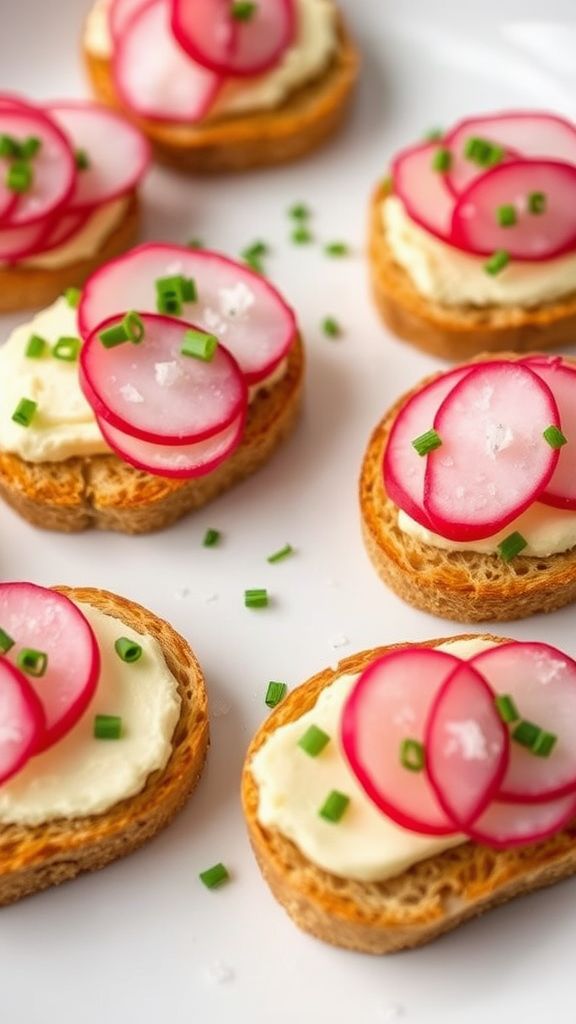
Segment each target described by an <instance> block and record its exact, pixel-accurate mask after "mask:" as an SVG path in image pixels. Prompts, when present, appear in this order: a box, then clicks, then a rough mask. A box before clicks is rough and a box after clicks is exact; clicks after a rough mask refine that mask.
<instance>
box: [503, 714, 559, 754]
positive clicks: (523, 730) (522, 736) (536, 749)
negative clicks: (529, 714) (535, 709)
mask: <svg viewBox="0 0 576 1024" xmlns="http://www.w3.org/2000/svg"><path fill="white" fill-rule="evenodd" d="M512 739H513V740H516V743H519V744H520V746H521V747H526V749H527V750H530V751H531V752H532V753H533V754H536V757H549V756H550V754H551V753H552V750H553V748H554V747H555V746H556V743H557V741H558V737H557V736H555V735H554V733H551V732H546V730H545V729H541V728H540V726H539V725H535V724H534V722H528V721H526V719H522V721H521V722H519V723H518V725H517V726H516V728H515V729H514V731H513V732H512Z"/></svg>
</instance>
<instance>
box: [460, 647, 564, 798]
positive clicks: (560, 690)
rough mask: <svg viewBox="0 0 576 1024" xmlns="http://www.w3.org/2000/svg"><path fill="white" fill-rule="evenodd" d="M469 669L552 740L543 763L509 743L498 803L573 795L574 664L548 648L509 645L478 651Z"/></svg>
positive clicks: (523, 749) (552, 648) (520, 747)
mask: <svg viewBox="0 0 576 1024" xmlns="http://www.w3.org/2000/svg"><path fill="white" fill-rule="evenodd" d="M471 664H472V665H473V667H474V668H475V669H477V670H478V671H479V672H481V673H482V675H483V676H484V678H485V679H486V682H487V683H488V684H489V686H490V687H491V688H492V690H493V691H494V693H496V694H508V695H509V696H510V697H512V700H513V701H514V703H515V705H516V707H517V709H518V713H519V715H520V717H521V718H522V719H526V720H527V721H529V722H533V723H535V724H536V725H538V726H539V727H540V728H541V729H545V730H546V731H547V732H551V733H553V734H554V735H555V736H557V743H556V746H555V747H554V749H553V750H552V753H551V754H550V755H549V756H548V757H537V756H536V755H535V754H533V753H531V751H529V750H526V748H525V747H522V746H520V744H519V743H517V742H516V741H515V740H512V743H511V748H510V764H509V766H508V770H507V772H506V775H505V777H504V781H503V783H502V786H501V788H500V792H499V794H498V799H500V800H512V801H515V802H517V803H523V802H527V803H532V802H539V801H544V800H551V799H555V798H556V797H561V796H566V795H567V794H568V793H573V792H574V791H575V790H576V743H575V742H574V735H575V729H574V723H575V722H576V662H574V661H573V660H572V658H569V657H568V656H567V655H566V654H562V653H561V652H560V651H558V650H556V648H555V647H550V646H549V645H548V644H540V643H509V644H499V645H498V646H497V647H493V648H491V649H490V650H488V651H483V652H482V653H481V654H478V655H477V656H476V657H475V658H473V659H472V662H471ZM511 728H512V730H514V726H513V725H512V726H511Z"/></svg>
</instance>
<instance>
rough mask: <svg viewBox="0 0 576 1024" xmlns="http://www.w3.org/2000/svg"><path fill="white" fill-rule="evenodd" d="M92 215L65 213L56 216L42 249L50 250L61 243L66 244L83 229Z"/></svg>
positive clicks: (43, 250)
mask: <svg viewBox="0 0 576 1024" xmlns="http://www.w3.org/2000/svg"><path fill="white" fill-rule="evenodd" d="M90 217H91V214H90V213H63V214H62V216H61V217H56V218H55V219H54V220H53V221H52V224H51V226H50V228H49V230H48V232H47V233H46V235H45V236H44V237H43V239H42V246H41V251H42V252H49V251H50V250H51V249H56V248H57V247H58V246H60V245H65V243H66V242H69V241H70V239H71V238H73V237H74V235H77V234H78V233H79V232H80V231H82V229H83V228H84V227H85V226H86V224H87V222H88V221H89V219H90Z"/></svg>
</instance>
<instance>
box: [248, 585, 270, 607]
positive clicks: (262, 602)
mask: <svg viewBox="0 0 576 1024" xmlns="http://www.w3.org/2000/svg"><path fill="white" fill-rule="evenodd" d="M268 603H269V598H268V591H267V590H264V589H259V590H258V589H257V590H245V591H244V606H245V607H246V608H267V607H268Z"/></svg>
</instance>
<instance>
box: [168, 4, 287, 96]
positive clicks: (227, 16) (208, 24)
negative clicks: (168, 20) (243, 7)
mask: <svg viewBox="0 0 576 1024" xmlns="http://www.w3.org/2000/svg"><path fill="white" fill-rule="evenodd" d="M296 23H297V18H296V10H295V5H294V0H258V3H257V4H256V5H255V10H254V14H253V15H252V17H251V18H250V19H249V20H247V21H239V20H238V19H235V18H234V17H233V16H232V4H231V3H230V0H203V2H202V3H201V4H199V3H190V0H172V31H173V32H174V35H175V37H176V39H177V40H178V42H179V43H180V46H181V47H182V49H183V50H185V51H186V53H188V54H190V56H191V57H192V58H193V60H195V61H197V62H198V64H202V65H203V66H204V67H206V68H210V69H211V70H212V71H216V72H218V73H219V74H221V75H235V76H238V77H240V76H245V75H246V76H248V75H261V74H262V73H263V72H264V71H268V70H270V68H272V67H274V66H275V65H276V64H278V62H279V61H280V58H281V57H282V55H283V53H284V52H285V50H287V48H288V47H289V46H290V45H291V43H292V42H293V40H294V37H295V35H296Z"/></svg>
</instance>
